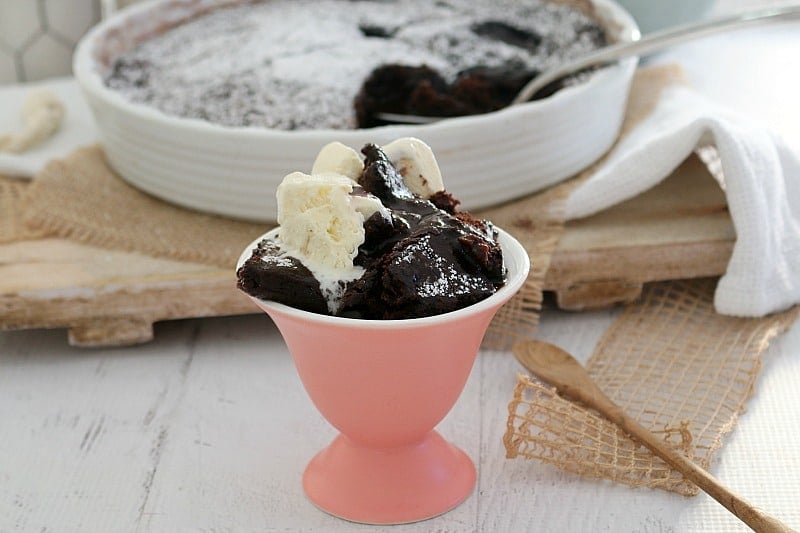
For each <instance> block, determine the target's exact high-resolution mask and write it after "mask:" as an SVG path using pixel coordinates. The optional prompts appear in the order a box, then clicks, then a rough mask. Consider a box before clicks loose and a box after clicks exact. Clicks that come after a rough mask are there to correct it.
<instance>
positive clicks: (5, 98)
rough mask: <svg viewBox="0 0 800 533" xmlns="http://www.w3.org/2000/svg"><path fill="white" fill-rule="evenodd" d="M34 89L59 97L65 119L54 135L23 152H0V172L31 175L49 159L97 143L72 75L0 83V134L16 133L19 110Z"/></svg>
mask: <svg viewBox="0 0 800 533" xmlns="http://www.w3.org/2000/svg"><path fill="white" fill-rule="evenodd" d="M35 89H47V90H49V91H52V92H53V94H55V95H56V97H58V99H59V100H61V102H62V103H63V104H64V109H65V115H64V121H63V122H62V124H61V128H60V129H59V130H58V131H57V132H56V133H55V135H53V136H52V137H50V138H49V139H47V140H45V141H44V142H42V143H41V144H38V145H36V146H33V147H31V149H30V150H28V151H26V152H24V153H22V154H8V153H3V152H0V174H5V175H8V176H14V177H23V178H30V177H32V176H33V175H35V174H36V173H37V172H39V171H40V170H41V169H42V168H43V167H44V166H45V164H47V162H48V161H50V160H51V159H56V158H61V157H65V156H66V155H68V154H69V153H70V152H72V151H73V150H74V149H75V148H77V147H79V146H84V145H87V144H93V143H96V142H97V139H98V133H97V127H96V126H95V123H94V119H93V118H92V114H91V113H90V111H89V106H88V105H87V104H86V100H85V99H84V98H83V95H82V94H81V90H80V87H78V84H77V83H76V82H75V80H74V79H73V78H59V79H51V80H47V81H45V82H40V83H29V84H21V85H6V86H0V133H15V132H17V131H19V130H21V129H22V116H21V112H20V110H21V109H22V104H23V102H25V98H27V96H28V94H29V93H30V91H32V90H35Z"/></svg>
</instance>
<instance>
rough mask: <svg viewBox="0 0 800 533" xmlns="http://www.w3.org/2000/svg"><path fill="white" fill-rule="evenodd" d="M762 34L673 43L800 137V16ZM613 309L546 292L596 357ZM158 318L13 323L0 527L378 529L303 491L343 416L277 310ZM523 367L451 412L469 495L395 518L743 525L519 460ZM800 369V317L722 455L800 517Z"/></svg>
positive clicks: (502, 374) (726, 468)
mask: <svg viewBox="0 0 800 533" xmlns="http://www.w3.org/2000/svg"><path fill="white" fill-rule="evenodd" d="M767 3H772V4H775V3H785V2H766V1H754V0H744V1H743V0H727V1H725V2H723V1H722V0H721V1H720V2H719V4H720V8H718V9H717V12H721V11H725V10H726V9H724V8H723V4H725V6H731V7H733V8H736V7H737V6H739V5H741V6H747V7H758V6H762V5H765V4H767ZM747 35H753V33H752V32H751V33H749V34H745V35H742V36H739V37H737V38H735V39H732V38H727V37H720V38H718V39H714V40H711V41H709V42H708V43H706V44H705V45H702V46H701V45H699V44H698V45H691V46H689V47H687V48H684V49H683V51H677V52H676V53H674V54H665V55H664V56H662V58H661V59H660V60H664V61H666V60H669V61H672V60H675V59H676V58H677V59H686V58H690V57H693V58H699V60H700V61H705V60H707V59H708V58H709V57H714V58H717V59H719V61H716V62H715V65H714V67H713V68H709V69H703V68H702V67H701V66H698V63H694V64H693V65H689V67H690V68H689V73H690V77H691V79H692V81H694V82H695V83H696V84H697V85H700V86H702V87H705V88H707V91H708V93H709V94H710V95H712V96H713V97H714V98H715V99H716V100H718V101H722V102H723V103H730V104H733V105H734V107H737V108H739V109H740V110H743V111H747V112H755V113H756V114H760V115H761V118H762V119H763V120H764V121H765V122H766V123H768V124H770V125H771V126H773V127H774V128H775V129H777V130H779V131H783V132H784V133H785V134H786V135H787V137H788V138H790V139H792V140H794V139H798V137H797V133H798V130H797V121H796V117H797V116H798V115H797V113H798V112H800V108H798V105H800V104H798V100H797V99H796V98H795V95H796V94H797V89H798V87H797V85H796V84H797V74H796V69H793V68H791V65H793V64H794V63H793V58H796V57H798V53H800V31H798V26H797V25H794V26H784V27H782V28H780V29H775V30H773V31H769V32H765V33H761V34H760V39H761V40H760V41H759V44H758V45H757V46H755V45H754V46H746V43H747V40H746V37H747ZM721 50H722V51H721ZM724 51H728V52H729V54H727V55H726V54H725V53H724ZM758 58H763V59H764V61H763V62H762V61H759V60H758ZM784 65H786V66H787V67H786V68H785V69H784ZM748 69H749V70H748ZM782 69H784V70H782ZM787 69H788V70H787ZM743 72H744V74H743ZM747 73H749V74H747ZM725 76H727V78H725ZM793 83H794V84H795V85H792V84H793ZM613 316H614V312H612V311H600V312H592V313H580V314H569V313H561V312H557V311H552V310H548V311H547V312H545V314H544V316H543V320H542V325H541V327H540V331H539V335H540V336H541V337H542V338H545V339H548V340H551V341H553V342H556V343H558V344H560V345H562V346H564V347H565V348H567V349H568V350H571V351H573V352H574V353H576V354H578V355H580V356H581V358H583V359H585V358H586V357H588V354H589V353H590V352H591V350H592V348H593V345H594V343H595V342H596V341H597V339H598V338H599V337H600V335H602V332H603V331H604V329H605V328H606V327H607V326H608V325H609V324H610V323H611V321H612V319H613ZM155 333H156V334H155V340H154V341H153V342H152V343H150V344H147V345H143V346H138V347H134V348H118V349H97V350H87V349H78V348H72V347H69V346H68V345H67V343H66V334H65V332H64V331H63V330H52V331H43V330H34V331H17V332H5V333H0V532H11V531H24V532H28V531H30V532H84V531H89V532H94V531H97V532H117V531H119V532H129V531H155V532H161V531H168V532H171V531H206V532H212V531H213V532H223V531H333V532H362V531H372V530H374V529H375V528H371V527H368V526H361V525H357V524H351V523H348V522H344V521H341V520H338V519H335V518H332V517H329V516H328V515H326V514H324V513H322V512H321V511H319V510H317V509H316V508H315V507H314V506H313V505H311V504H310V503H309V502H308V501H307V500H306V499H305V498H304V496H303V494H302V489H301V486H300V475H301V472H302V469H303V468H304V466H305V464H306V462H307V461H308V460H309V459H310V457H311V456H312V455H313V454H314V453H315V452H316V451H317V450H318V449H320V448H321V447H323V446H325V445H326V444H327V443H328V441H329V440H330V439H331V438H332V437H333V436H334V431H333V429H332V428H331V427H330V426H328V425H327V423H326V422H325V421H324V420H323V419H322V418H321V416H320V415H319V414H318V413H317V412H316V411H315V409H314V408H313V406H312V405H311V403H310V401H309V400H308V398H307V396H306V394H305V392H304V390H303V388H302V385H301V384H300V381H299V379H298V378H297V376H296V373H295V372H294V369H293V367H292V363H291V360H290V358H289V356H288V354H287V352H286V349H285V347H284V345H283V343H282V341H281V339H280V336H279V334H278V332H277V331H276V329H275V328H274V326H273V325H272V324H271V322H270V321H269V320H268V319H267V318H266V317H264V316H260V315H252V316H245V317H234V318H215V319H194V320H185V321H175V322H166V323H161V324H157V325H156V332H155ZM517 371H518V367H517V365H516V364H515V363H514V361H513V360H512V358H511V357H510V356H509V355H508V354H502V353H481V354H480V355H479V357H478V360H477V362H476V365H475V368H474V370H473V372H472V375H471V377H470V379H469V381H468V383H467V386H466V389H465V391H464V393H463V395H462V397H461V398H460V400H459V401H458V403H457V404H456V406H455V408H454V409H453V411H452V412H451V413H450V414H449V415H448V417H447V418H446V419H445V421H444V422H443V423H442V424H441V425H440V430H441V432H442V433H443V434H444V435H445V436H447V437H448V438H450V439H452V440H453V441H455V442H456V443H457V444H458V445H459V446H461V447H463V448H464V449H465V450H466V451H467V452H468V453H469V454H470V455H471V456H472V457H473V459H474V460H475V461H476V463H477V464H478V469H479V481H478V486H477V488H476V490H475V492H474V493H473V494H472V496H471V497H470V498H469V499H468V500H467V501H466V502H465V503H464V504H462V505H461V506H460V507H458V508H456V509H455V510H453V511H451V512H450V513H448V514H446V515H444V516H441V517H438V518H435V519H432V520H429V521H426V522H421V523H418V524H411V525H407V526H399V527H392V528H385V530H386V531H392V532H398V533H400V532H403V533H405V532H428V531H441V532H445V531H446V532H471V531H485V532H495V531H509V532H517V531H545V532H550V531H552V532H561V531H576V532H582V531H586V532H595V531H610V532H618V531H620V532H625V531H636V532H671V531H675V532H728V531H745V530H746V529H745V528H744V527H743V526H741V525H740V524H739V523H738V522H737V521H736V520H735V519H733V518H732V517H730V516H729V514H728V513H727V512H726V511H725V510H724V509H722V507H721V506H719V505H718V504H717V503H716V502H714V501H713V500H711V499H710V498H708V497H707V496H705V495H700V496H697V497H695V498H689V499H687V498H683V497H680V496H677V495H674V494H669V493H665V492H661V491H653V490H633V489H630V488H627V487H622V486H617V485H613V484H610V483H606V482H601V481H592V480H585V479H582V478H579V477H577V476H574V475H571V474H567V473H564V472H561V471H558V470H556V469H554V468H552V467H550V466H548V465H544V464H540V463H537V462H531V461H522V460H513V461H508V460H506V459H505V458H504V450H503V446H502V442H501V438H502V434H503V430H504V426H505V420H506V405H507V403H508V401H509V400H510V398H511V387H512V385H513V383H514V379H515V373H516V372H517ZM798 383H800V323H798V324H795V326H794V327H793V328H792V329H791V330H790V331H789V332H788V333H786V334H785V335H784V336H782V337H780V338H778V339H777V340H775V341H774V342H773V345H772V347H771V348H770V350H769V351H768V352H767V354H766V355H765V357H764V368H763V370H762V375H761V377H760V379H759V381H758V383H757V390H756V392H755V395H754V397H753V398H752V400H751V401H750V403H749V404H748V410H747V412H746V413H745V414H744V416H742V418H741V419H740V423H739V425H738V427H737V428H736V429H735V431H734V432H733V433H732V434H731V435H730V437H729V438H728V439H727V440H726V445H725V447H724V448H723V449H722V450H721V452H720V453H719V460H718V461H717V462H716V463H715V465H714V467H713V473H714V474H715V475H716V476H717V477H719V478H720V479H721V480H722V481H723V482H725V483H727V484H728V485H730V486H731V487H732V488H734V489H735V490H736V491H737V492H739V493H741V494H742V495H744V496H746V497H748V498H749V499H750V500H752V501H753V502H756V503H758V504H760V505H761V506H762V507H763V508H765V509H766V510H768V511H770V512H772V513H773V514H775V515H776V516H779V517H780V518H781V519H783V520H784V521H786V522H787V523H788V524H790V525H791V526H793V527H794V528H797V529H800V504H799V503H800V444H798V442H800V402H798V400H797V384H798Z"/></svg>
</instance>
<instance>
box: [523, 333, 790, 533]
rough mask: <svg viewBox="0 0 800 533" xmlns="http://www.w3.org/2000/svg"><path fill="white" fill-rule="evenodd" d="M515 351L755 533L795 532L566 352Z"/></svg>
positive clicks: (537, 345)
mask: <svg viewBox="0 0 800 533" xmlns="http://www.w3.org/2000/svg"><path fill="white" fill-rule="evenodd" d="M513 351H514V355H515V356H516V358H517V360H519V362H520V363H522V366H524V367H525V368H526V369H527V370H528V371H529V372H531V373H532V374H534V375H535V376H537V377H539V378H540V379H541V380H542V381H544V382H546V383H549V384H550V385H553V386H554V387H555V388H556V390H557V391H558V392H559V393H560V394H562V395H563V396H566V397H568V398H571V399H573V400H577V401H579V402H581V403H583V404H584V405H586V406H588V407H591V408H592V409H595V410H596V411H597V412H599V413H600V414H601V415H603V416H605V417H606V418H607V419H608V420H610V421H611V422H613V423H614V424H616V425H617V426H619V427H620V429H622V430H623V431H624V432H625V433H627V434H628V435H630V436H631V437H633V438H634V439H636V440H638V441H639V442H641V443H642V444H644V445H645V446H647V448H649V449H650V451H652V452H653V453H654V454H656V455H657V456H659V457H660V458H662V459H663V460H664V461H665V462H666V463H667V464H669V465H670V466H671V467H672V468H674V469H675V470H677V471H678V472H680V473H681V474H683V475H684V477H686V479H688V480H690V481H691V482H692V483H694V484H695V485H697V486H698V487H700V488H701V489H702V490H703V491H705V492H706V493H707V494H708V495H709V496H711V497H712V498H714V499H715V500H717V501H718V502H719V503H721V504H722V505H723V506H724V507H725V508H726V509H728V510H729V511H730V512H731V513H733V514H734V515H736V516H737V517H738V518H739V519H740V520H741V521H742V522H744V523H745V524H747V525H748V526H750V527H751V528H752V529H754V530H755V531H758V532H759V533H762V532H763V533H791V532H794V530H793V529H792V528H790V527H789V526H787V525H786V524H784V523H782V522H781V521H780V520H778V519H777V518H774V517H772V516H770V515H769V514H767V513H766V512H764V511H762V510H761V509H759V508H758V507H755V506H753V505H752V504H750V503H748V502H747V501H746V500H744V499H743V498H742V497H741V496H738V495H737V494H735V493H733V492H731V490H730V489H728V488H727V487H725V486H724V485H722V484H721V483H720V482H719V481H717V480H716V479H715V478H714V477H713V476H712V475H711V474H709V473H708V472H706V471H705V470H703V469H702V468H700V467H699V466H697V465H696V464H694V463H693V462H692V461H690V460H689V459H687V458H686V457H685V456H684V455H681V454H680V453H678V452H676V451H675V450H674V449H673V448H672V447H670V446H669V445H668V444H666V443H665V442H664V441H663V440H661V439H659V438H658V437H657V436H655V435H654V434H653V433H652V432H650V430H648V429H647V428H645V427H644V426H642V425H640V424H639V423H638V422H636V420H634V419H633V418H631V417H630V416H628V415H626V414H625V412H624V411H623V410H622V408H621V407H620V406H619V405H617V404H615V403H614V402H613V401H611V399H610V398H609V397H608V396H606V395H605V394H604V393H603V391H602V390H600V387H598V386H597V384H596V383H595V382H594V381H592V378H591V377H590V376H589V374H588V372H586V370H585V369H584V368H583V366H581V364H580V363H579V362H578V361H576V360H575V358H574V357H572V355H570V354H569V353H567V352H566V351H564V350H562V349H561V348H559V347H558V346H555V345H553V344H550V343H549V342H544V341H536V340H532V341H523V342H520V343H517V344H516V345H515V346H514V348H513Z"/></svg>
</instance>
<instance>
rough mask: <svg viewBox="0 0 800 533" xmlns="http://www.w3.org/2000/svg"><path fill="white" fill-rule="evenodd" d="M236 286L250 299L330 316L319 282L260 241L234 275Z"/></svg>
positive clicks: (271, 245) (273, 246) (275, 247)
mask: <svg viewBox="0 0 800 533" xmlns="http://www.w3.org/2000/svg"><path fill="white" fill-rule="evenodd" d="M236 277H237V279H238V281H237V284H236V286H237V287H238V288H239V289H240V290H242V291H244V292H246V293H247V294H249V295H251V296H255V297H256V298H261V299H262V300H271V301H273V302H278V303H282V304H286V305H290V306H292V307H296V308H298V309H303V310H305V311H310V312H312V313H322V314H329V311H328V303H327V301H326V299H325V297H324V296H323V295H322V291H321V290H320V285H319V281H317V280H316V278H315V277H314V275H313V274H312V273H311V271H310V270H308V268H306V267H305V266H304V265H303V264H302V263H301V262H300V261H299V260H297V259H296V258H294V257H291V256H288V255H286V254H284V253H283V252H281V250H280V248H279V247H278V245H277V244H275V243H274V242H272V241H270V240H266V239H264V240H262V241H261V242H259V243H258V247H257V248H256V249H255V250H253V255H251V256H250V258H249V259H247V260H246V261H245V262H244V264H243V265H242V266H241V267H240V268H239V270H238V271H237V272H236Z"/></svg>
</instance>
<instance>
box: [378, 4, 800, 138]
mask: <svg viewBox="0 0 800 533" xmlns="http://www.w3.org/2000/svg"><path fill="white" fill-rule="evenodd" d="M792 19H800V5H792V6H785V7H776V8H770V9H760V10H756V11H749V12H746V13H740V14H738V15H731V16H727V17H722V18H718V19H713V20H708V21H704V22H699V23H695V24H685V25H681V26H677V27H674V28H668V29H665V30H661V31H657V32H653V33H650V34H647V35H645V36H644V37H641V38H639V39H638V40H634V41H629V42H624V43H617V44H612V45H610V46H606V47H604V48H600V49H598V50H595V51H594V52H591V53H589V54H586V55H584V56H582V57H580V58H578V59H575V60H573V61H569V62H567V63H565V64H563V65H561V66H559V67H558V68H555V69H551V70H548V71H545V72H543V73H541V74H539V75H538V76H536V77H535V78H533V79H531V80H530V81H529V82H528V83H527V84H526V85H525V86H524V87H523V88H522V89H521V90H520V91H519V93H518V94H517V96H516V97H515V98H514V100H512V102H511V105H517V104H522V103H524V102H527V101H529V100H531V99H535V98H534V97H535V96H536V95H537V93H539V92H540V91H541V90H542V89H544V88H546V87H548V86H549V85H551V84H552V83H554V82H556V81H558V80H560V79H562V78H564V77H566V76H568V75H570V74H574V73H576V72H580V71H581V70H584V69H586V68H588V67H594V66H598V65H606V64H609V63H611V62H614V61H617V60H619V59H624V58H627V57H632V56H636V55H644V54H648V53H651V52H656V51H658V50H662V49H664V48H667V47H669V46H672V45H676V44H680V43H683V42H686V41H691V40H693V39H699V38H701V37H707V36H709V35H713V34H715V33H721V32H724V31H730V30H734V29H738V28H744V27H746V26H757V25H759V24H764V23H768V22H777V21H782V20H792ZM375 116H376V117H377V118H379V119H381V120H385V121H387V122H393V123H398V124H429V123H431V122H437V121H439V120H442V119H444V118H452V117H423V116H419V115H405V114H399V113H376V114H375Z"/></svg>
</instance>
